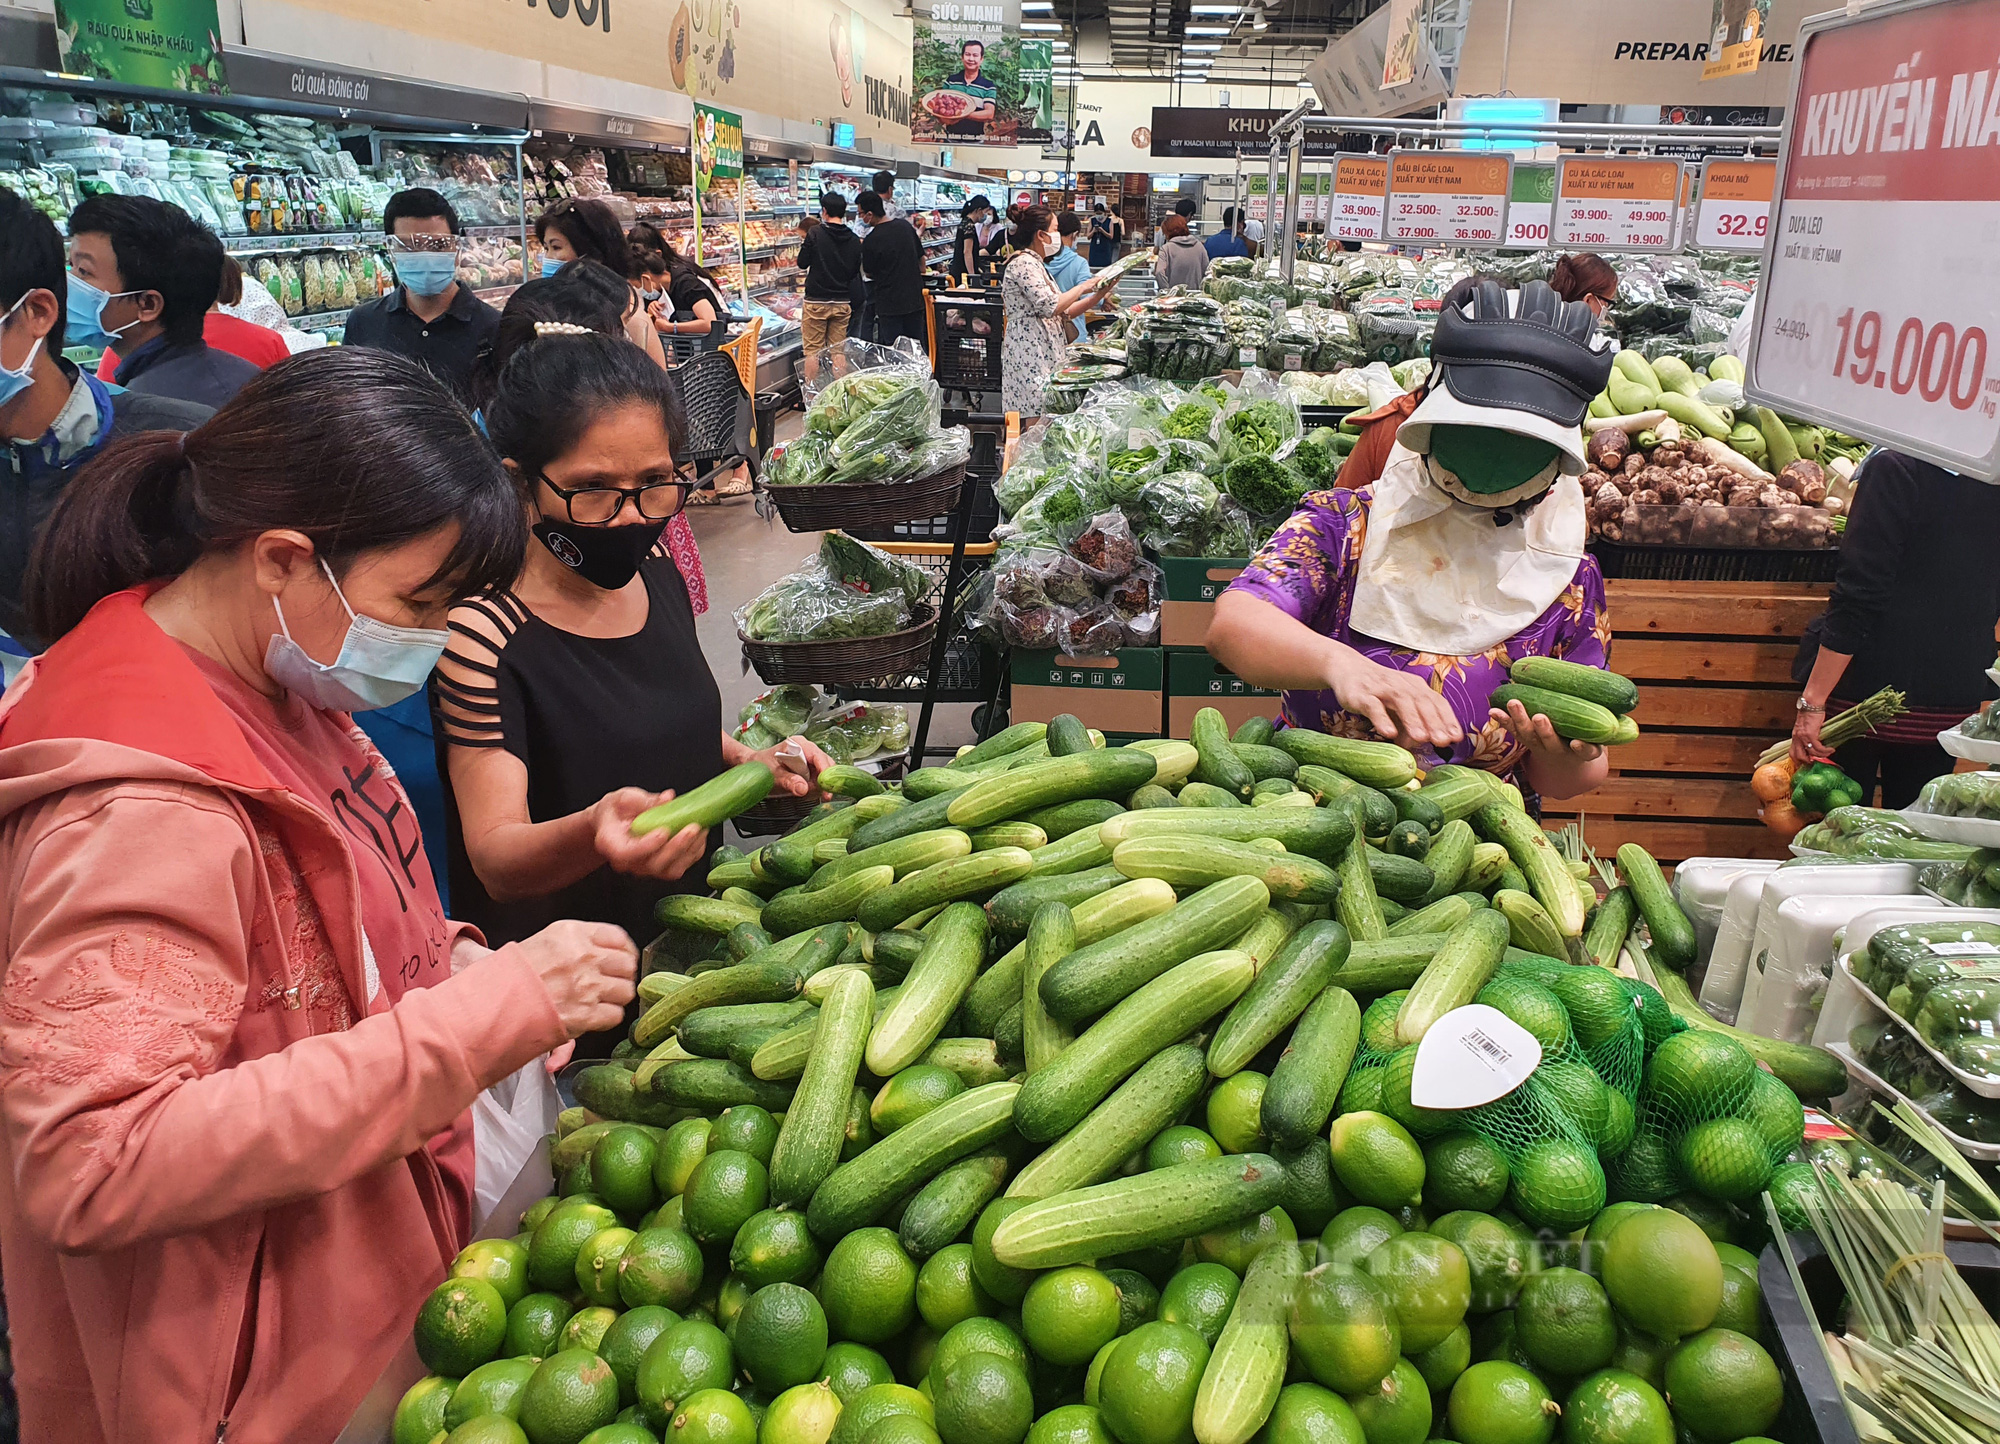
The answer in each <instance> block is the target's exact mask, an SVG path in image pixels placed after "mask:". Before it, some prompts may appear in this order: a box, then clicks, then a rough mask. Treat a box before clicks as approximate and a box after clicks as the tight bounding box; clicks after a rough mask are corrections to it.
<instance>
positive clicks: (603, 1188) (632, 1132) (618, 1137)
mask: <svg viewBox="0 0 2000 1444" xmlns="http://www.w3.org/2000/svg"><path fill="white" fill-rule="evenodd" d="M659 1151H660V1149H659V1145H658V1144H656V1143H655V1142H654V1141H653V1135H652V1134H651V1133H649V1132H647V1131H646V1130H645V1129H643V1128H639V1127H636V1126H634V1125H632V1124H621V1125H620V1126H619V1127H617V1128H614V1129H612V1130H611V1131H610V1132H609V1133H606V1134H605V1135H604V1136H603V1137H602V1138H600V1139H598V1140H597V1146H596V1147H595V1148H593V1149H591V1150H590V1176H591V1178H592V1179H593V1180H594V1181H595V1183H596V1185H597V1187H596V1192H597V1194H598V1196H599V1197H601V1198H602V1199H603V1200H604V1201H605V1203H606V1204H608V1205H610V1207H611V1208H613V1209H614V1210H616V1211H617V1212H618V1213H620V1214H622V1215H623V1216H625V1217H626V1218H637V1217H638V1216H639V1215H640V1214H642V1213H645V1212H647V1211H648V1210H649V1209H651V1208H653V1207H654V1206H655V1205H657V1204H658V1203H659V1201H660V1190H659V1188H658V1186H657V1185H656V1184H655V1183H654V1182H653V1165H654V1163H655V1162H656V1161H657V1160H658V1157H659Z"/></svg>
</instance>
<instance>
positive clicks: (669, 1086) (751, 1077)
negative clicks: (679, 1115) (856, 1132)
mask: <svg viewBox="0 0 2000 1444" xmlns="http://www.w3.org/2000/svg"><path fill="white" fill-rule="evenodd" d="M646 1092H647V1093H648V1095H649V1096H651V1097H652V1098H655V1099H657V1100H659V1101H660V1102H662V1103H670V1104H672V1105H674V1106H675V1107H677V1108H696V1109H700V1110H701V1111H703V1112H706V1113H715V1112H720V1111H721V1110H722V1109H724V1108H734V1107H736V1106H737V1105H739V1104H742V1103H754V1104H756V1105H757V1106H758V1107H759V1108H768V1109H769V1110H770V1111H771V1112H773V1113H779V1112H783V1111H785V1110H786V1109H788V1108H789V1107H790V1106H791V1102H792V1085H791V1084H789V1083H767V1082H765V1081H764V1080H763V1079H762V1078H759V1077H758V1076H757V1075H756V1074H754V1073H752V1072H751V1071H750V1070H749V1069H748V1068H744V1067H741V1066H739V1065H738V1064H735V1063H731V1062H728V1061H726V1060H724V1059H721V1058H693V1059H690V1060H689V1061H687V1062H685V1063H670V1064H668V1065H667V1066H666V1067H664V1068H662V1069H661V1070H660V1071H659V1072H658V1073H655V1074H654V1075H653V1081H652V1086H651V1087H650V1088H648V1089H647V1090H646Z"/></svg>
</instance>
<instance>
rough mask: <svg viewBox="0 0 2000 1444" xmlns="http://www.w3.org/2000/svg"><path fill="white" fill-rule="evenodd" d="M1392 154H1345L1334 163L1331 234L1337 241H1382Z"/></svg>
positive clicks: (1328, 224)
mask: <svg viewBox="0 0 2000 1444" xmlns="http://www.w3.org/2000/svg"><path fill="white" fill-rule="evenodd" d="M1388 196H1389V157H1387V156H1386V155H1344V156H1342V157H1341V158H1340V159H1339V160H1337V161H1335V162H1334V167H1333V217H1332V219H1331V220H1330V221H1328V222H1327V232H1328V234H1329V235H1330V236H1331V237H1332V238H1333V239H1334V240H1337V241H1379V240H1381V239H1382V213H1383V211H1384V209H1385V208H1386V207H1387V204H1388Z"/></svg>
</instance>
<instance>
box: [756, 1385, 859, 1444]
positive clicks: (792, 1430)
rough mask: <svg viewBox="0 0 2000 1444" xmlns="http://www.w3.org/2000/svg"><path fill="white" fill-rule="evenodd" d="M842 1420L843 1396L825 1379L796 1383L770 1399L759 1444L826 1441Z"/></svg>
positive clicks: (759, 1428)
mask: <svg viewBox="0 0 2000 1444" xmlns="http://www.w3.org/2000/svg"><path fill="white" fill-rule="evenodd" d="M839 1422H840V1396H839V1395H838V1394H836V1393H834V1392H833V1389H832V1387H831V1386H829V1385H828V1384H827V1383H826V1381H825V1380H823V1379H822V1380H819V1381H818V1382H816V1383H811V1384H796V1385H794V1386H793V1387H791V1388H789V1389H787V1390H785V1392H784V1393H782V1394H780V1395H779V1396H778V1397H777V1398H775V1399H773V1400H772V1401H771V1407H770V1408H768V1409H766V1410H765V1411H764V1418H763V1422H762V1423H761V1424H759V1425H758V1428H757V1444H826V1441H827V1439H828V1438H829V1437H830V1436H831V1435H832V1434H833V1426H834V1425H835V1424H837V1423H839Z"/></svg>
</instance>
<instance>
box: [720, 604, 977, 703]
mask: <svg viewBox="0 0 2000 1444" xmlns="http://www.w3.org/2000/svg"><path fill="white" fill-rule="evenodd" d="M910 613H911V615H912V616H913V617H915V618H916V620H915V621H913V622H912V623H911V624H910V625H909V626H907V627H905V628H903V629H902V630H901V631H900V632H890V633H887V634H886V635H884V636H880V637H848V638H843V639H841V640H839V641H832V642H753V641H751V640H750V639H749V638H748V637H745V636H744V635H743V634H742V633H741V632H738V633H737V634H736V635H737V637H738V638H740V639H741V640H742V643H743V655H744V656H746V657H748V658H749V659H750V665H751V666H752V667H755V668H756V669H757V675H758V676H759V677H762V678H763V679H764V680H765V681H766V682H769V683H771V684H773V685H774V686H775V685H776V684H777V683H779V682H866V681H869V680H871V679H873V678H876V677H896V676H901V675H902V674H904V673H906V672H921V671H923V670H924V669H925V668H926V667H927V666H928V665H929V664H930V654H931V637H932V635H933V634H934V633H935V632H936V631H937V609H936V608H935V607H930V606H922V605H919V606H915V607H912V608H911V609H910Z"/></svg>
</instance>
